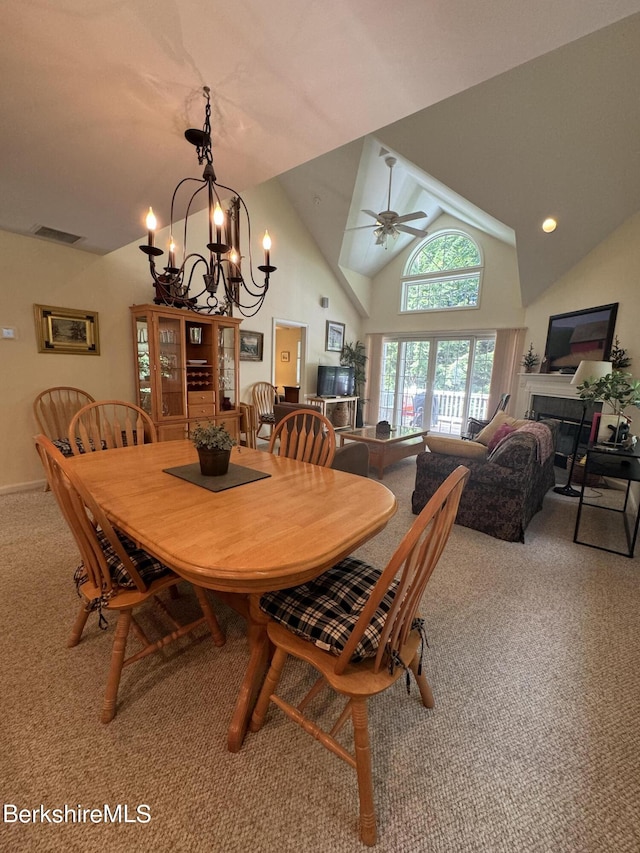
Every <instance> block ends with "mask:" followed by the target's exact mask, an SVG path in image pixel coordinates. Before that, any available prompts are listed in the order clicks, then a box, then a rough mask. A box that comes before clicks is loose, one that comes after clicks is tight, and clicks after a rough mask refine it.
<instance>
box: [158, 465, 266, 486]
mask: <svg viewBox="0 0 640 853" xmlns="http://www.w3.org/2000/svg"><path fill="white" fill-rule="evenodd" d="M162 470H163V471H164V472H165V473H166V474H173V476H174V477H180V479H181V480H188V481H189V482H190V483H194V484H195V485H196V486H202V487H203V489H209V491H210V492H224V491H225V489H233V488H235V486H244V484H245V483H253V482H255V481H256V480H264V479H265V478H266V477H270V476H271V474H265V472H264V471H255V470H254V469H253V468H245V467H244V466H242V465H234V464H233V463H231V464H230V465H229V470H228V471H227V473H226V474H222V475H221V476H219V477H205V476H203V475H202V474H201V473H200V463H199V462H192V463H191V464H190V465H178V466H177V467H176V468H163V469H162Z"/></svg>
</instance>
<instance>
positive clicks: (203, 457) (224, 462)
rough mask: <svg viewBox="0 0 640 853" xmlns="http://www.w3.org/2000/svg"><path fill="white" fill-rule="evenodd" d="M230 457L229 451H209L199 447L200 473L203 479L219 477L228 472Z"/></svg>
mask: <svg viewBox="0 0 640 853" xmlns="http://www.w3.org/2000/svg"><path fill="white" fill-rule="evenodd" d="M230 456H231V451H230V450H209V449H208V448H206V447H199V448H198V458H199V459H200V473H201V474H202V476H203V477H221V476H222V475H223V474H226V473H227V471H228V470H229V457H230Z"/></svg>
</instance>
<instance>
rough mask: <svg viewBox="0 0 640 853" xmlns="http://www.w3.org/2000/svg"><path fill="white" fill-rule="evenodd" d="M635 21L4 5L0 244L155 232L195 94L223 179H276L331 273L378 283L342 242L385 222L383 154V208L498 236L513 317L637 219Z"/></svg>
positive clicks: (131, 0) (556, 15)
mask: <svg viewBox="0 0 640 853" xmlns="http://www.w3.org/2000/svg"><path fill="white" fill-rule="evenodd" d="M638 12H640V0H609V2H607V3H606V4H605V3H602V2H601V0H565V2H563V3H561V4H558V3H557V2H550V0H541V1H540V2H538V3H526V2H513V0H487V2H485V3H482V4H469V3H468V2H465V0H449V2H447V3H446V4H445V3H436V2H425V0H404V2H402V3H399V4H394V5H389V3H388V2H380V0H351V2H348V3H345V2H344V0H324V2H323V3H316V2H297V3H292V2H287V0H272V2H270V3H268V4H265V3H261V2H257V1H256V0H245V2H240V0H238V2H236V3H234V4H222V3H215V2H214V3H211V2H210V0H209V2H205V0H155V2H153V3H152V2H149V0H146V2H145V0H118V2H114V0H101V2H97V0H59V2H56V3H45V2H44V1H43V0H5V3H4V4H3V50H2V52H1V53H0V97H1V103H2V131H1V133H0V158H1V162H2V169H1V170H0V228H4V229H6V230H9V231H15V232H18V233H25V234H33V233H34V231H35V230H36V229H37V228H38V227H39V226H46V227H49V228H54V229H57V230H59V231H63V232H69V233H71V234H76V235H79V236H80V238H81V239H80V241H79V242H78V243H77V244H76V245H77V247H78V248H83V249H86V250H87V251H93V252H99V253H104V252H108V251H111V250H113V249H116V248H118V247H120V246H123V245H126V244H128V243H130V242H132V241H134V240H137V239H139V238H140V236H141V234H142V232H143V227H142V215H143V212H144V211H145V210H146V208H147V206H148V205H149V203H154V207H158V208H160V213H161V215H162V214H163V213H164V214H165V216H166V211H162V204H163V203H167V204H168V199H169V198H170V195H171V192H172V191H173V188H174V186H175V184H176V183H177V181H178V180H179V179H181V178H182V177H185V175H187V174H194V173H195V169H194V163H195V158H194V157H193V149H190V147H189V146H188V145H187V143H185V141H184V138H183V133H184V130H185V129H186V128H187V127H201V126H202V115H203V101H202V98H201V87H202V86H203V85H208V86H210V87H211V90H212V93H213V114H212V125H213V139H214V157H215V164H216V171H217V173H218V175H219V176H220V177H221V179H222V180H223V183H225V184H227V185H229V186H233V187H235V188H236V189H237V190H239V191H240V192H242V191H244V190H246V189H248V188H249V187H252V186H255V185H256V184H259V183H261V182H262V181H265V180H267V179H270V178H272V177H275V176H281V180H282V183H283V186H284V187H285V190H286V192H287V193H288V194H289V196H290V198H291V199H292V202H293V204H294V205H295V207H296V209H297V210H298V213H299V214H300V216H301V217H302V218H303V220H304V221H305V222H306V223H307V225H308V226H309V228H310V230H311V232H312V234H313V235H314V236H315V238H316V240H317V242H318V245H319V246H320V248H321V250H322V251H323V253H324V254H325V256H326V257H327V260H328V262H329V263H330V264H331V265H332V266H333V267H334V269H336V271H337V274H340V271H341V268H344V267H349V264H351V265H352V267H353V268H354V269H356V270H357V271H360V272H362V273H363V274H366V275H371V274H372V273H374V272H375V270H376V269H377V268H378V267H379V264H380V262H379V259H378V257H376V256H375V254H373V253H372V247H371V243H373V242H374V240H373V238H371V240H370V242H368V243H367V242H366V240H365V241H362V240H361V239H360V236H361V235H362V234H363V233H364V232H349V233H350V234H351V235H352V236H350V237H349V236H348V237H347V241H346V242H345V234H344V232H345V228H348V227H350V226H353V225H359V224H363V223H362V219H361V218H360V217H361V216H362V215H361V214H360V213H359V211H360V210H361V209H363V208H370V209H373V210H376V211H377V210H378V209H382V208H381V207H380V205H381V199H380V195H381V194H382V201H383V200H384V199H385V197H386V180H387V175H386V172H385V170H386V167H385V166H384V162H383V158H380V157H379V156H378V155H379V151H380V147H386V148H387V149H388V150H391V151H393V152H395V153H396V154H397V155H398V156H399V167H401V168H399V169H398V172H397V173H394V186H396V187H397V189H398V200H399V203H400V204H402V205H405V204H407V205H409V207H410V209H411V210H414V209H423V210H426V206H427V205H431V207H430V218H431V220H433V218H434V217H435V216H436V214H437V208H441V209H447V208H446V204H450V205H453V206H454V207H456V206H457V207H456V209H457V210H458V211H459V212H460V213H462V214H463V216H464V215H469V216H473V217H475V216H477V215H481V216H484V219H483V220H482V221H483V223H484V224H485V225H486V227H488V228H494V229H498V231H500V230H501V229H502V232H501V233H503V235H504V238H505V239H513V235H515V241H516V246H517V251H518V259H519V266H520V280H521V287H522V293H523V301H524V302H525V303H527V302H529V301H531V300H532V299H533V298H535V296H536V295H537V294H538V293H539V292H541V291H542V290H543V289H544V288H546V287H547V286H549V284H551V283H552V281H554V280H555V279H556V278H557V277H558V275H561V274H562V272H564V271H565V270H566V269H569V268H570V267H571V266H572V265H573V264H574V263H575V262H576V261H577V260H578V259H579V258H580V257H582V256H584V254H586V252H587V251H589V249H590V248H592V247H593V246H595V245H597V243H598V242H600V240H601V239H603V237H605V236H606V235H607V234H608V233H610V232H611V231H612V230H613V229H614V228H615V227H617V225H619V224H620V223H621V222H622V221H624V219H625V218H627V217H628V216H629V215H631V214H632V213H635V212H636V211H637V210H638V209H640V169H639V167H640V142H639V141H638V140H640V108H639V99H638V96H637V82H638V79H639V74H638V71H639V70H640V15H639V14H637V13H638ZM628 16H633V17H628ZM380 168H381V169H382V175H383V185H384V189H383V190H382V193H381V191H380V186H381V185H378V184H377V181H376V179H375V174H376V172H379V171H380ZM396 179H397V180H396ZM438 192H441V195H440V196H438ZM429 193H431V196H430V195H429ZM415 205H418V207H416V206H415ZM443 205H445V207H443ZM385 206H386V205H385ZM394 207H395V206H394ZM395 209H399V208H398V207H395ZM399 212H400V213H403V212H406V211H405V210H399ZM478 212H480V213H478ZM482 212H484V213H482ZM485 214H486V216H485ZM548 214H552V215H556V216H557V218H558V220H559V223H560V224H559V227H558V230H557V232H556V233H555V234H553V235H551V236H550V238H549V237H546V236H545V235H542V232H541V231H540V228H539V225H540V222H541V220H542V218H544V216H546V215H548ZM426 224H427V227H428V225H429V220H427V223H426ZM366 233H369V232H366ZM356 237H357V238H358V239H355V238H356ZM358 246H359V248H358ZM377 248H378V249H380V248H381V247H377ZM381 251H384V250H381ZM0 286H1V285H0Z"/></svg>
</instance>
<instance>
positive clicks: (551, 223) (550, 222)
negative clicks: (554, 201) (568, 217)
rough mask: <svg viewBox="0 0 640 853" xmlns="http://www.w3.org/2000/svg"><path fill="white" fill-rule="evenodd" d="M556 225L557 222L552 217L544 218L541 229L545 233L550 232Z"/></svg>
mask: <svg viewBox="0 0 640 853" xmlns="http://www.w3.org/2000/svg"><path fill="white" fill-rule="evenodd" d="M557 227H558V223H557V222H556V221H555V219H553V218H552V217H549V219H545V221H544V222H543V223H542V230H543V231H544V232H545V233H546V234H551V232H552V231H555V230H556V228H557Z"/></svg>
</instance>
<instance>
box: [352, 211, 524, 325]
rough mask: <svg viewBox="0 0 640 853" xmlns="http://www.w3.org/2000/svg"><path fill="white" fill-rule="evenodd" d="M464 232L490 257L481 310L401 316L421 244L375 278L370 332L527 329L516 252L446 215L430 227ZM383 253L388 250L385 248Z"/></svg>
mask: <svg viewBox="0 0 640 853" xmlns="http://www.w3.org/2000/svg"><path fill="white" fill-rule="evenodd" d="M449 228H460V229H461V230H463V231H464V232H465V233H467V234H469V235H470V236H471V237H473V239H474V240H475V241H476V242H477V243H478V245H479V246H480V249H481V251H482V254H483V259H484V275H483V280H482V292H481V296H480V307H479V308H476V309H473V310H456V311H427V312H421V313H416V314H399V310H400V290H401V288H400V279H401V277H402V274H403V272H404V267H405V264H406V263H407V261H408V259H409V255H410V254H411V253H412V252H413V251H415V246H411V247H409V248H408V249H407V250H405V251H404V252H401V253H400V254H399V255H398V256H397V257H396V258H395V259H394V260H392V261H391V262H390V263H389V264H387V266H386V267H385V268H384V269H383V270H382V271H381V272H380V273H378V275H377V276H376V277H375V278H374V280H373V285H372V298H371V316H370V318H369V319H368V320H366V321H365V322H364V329H365V331H366V332H367V333H370V334H374V333H380V332H386V333H399V334H403V333H409V332H434V331H435V332H444V331H446V332H448V331H470V330H484V329H497V328H512V327H516V326H522V325H523V322H524V309H523V307H522V303H521V299H520V280H519V277H518V261H517V255H516V250H515V249H514V248H513V247H512V246H509V245H507V244H505V243H503V242H502V241H500V240H497V239H495V238H494V237H489V236H488V235H486V234H484V233H482V232H480V231H478V230H477V229H475V228H472V227H471V226H469V225H465V224H463V223H461V222H459V221H458V220H457V219H455V218H453V217H451V216H448V215H443V216H441V217H439V218H438V220H437V221H436V223H434V226H433V227H431V228H430V229H429V234H430V235H435V234H437V233H438V232H439V231H444V230H447V229H449ZM381 251H384V250H383V249H381Z"/></svg>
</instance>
